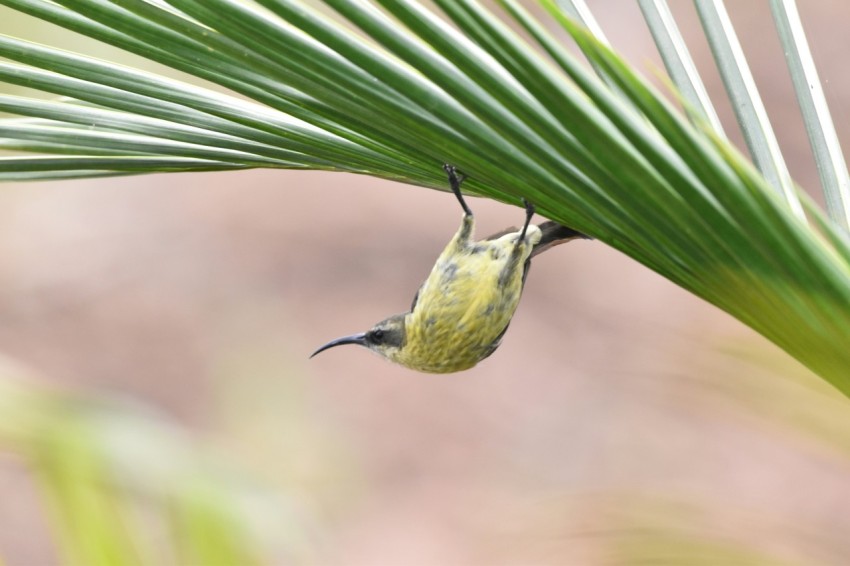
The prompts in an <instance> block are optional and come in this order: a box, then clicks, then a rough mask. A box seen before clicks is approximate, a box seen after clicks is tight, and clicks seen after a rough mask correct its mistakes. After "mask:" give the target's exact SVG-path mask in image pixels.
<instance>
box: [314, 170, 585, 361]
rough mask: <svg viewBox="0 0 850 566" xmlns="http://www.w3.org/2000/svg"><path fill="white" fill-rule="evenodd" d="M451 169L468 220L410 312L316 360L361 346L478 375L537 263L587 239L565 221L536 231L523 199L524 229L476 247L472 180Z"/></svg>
mask: <svg viewBox="0 0 850 566" xmlns="http://www.w3.org/2000/svg"><path fill="white" fill-rule="evenodd" d="M443 170H444V171H445V172H446V174H447V176H448V182H449V186H450V187H451V190H452V192H453V193H454V195H455V197H457V200H458V202H460V206H461V208H462V209H463V218H462V220H461V224H460V228H459V229H458V231H457V233H455V235H454V237H453V238H452V239H451V241H449V243H448V245H446V247H445V249H444V250H443V252H442V253H441V254H440V256H439V258H438V259H437V262H436V263H435V264H434V267H433V269H432V270H431V273H430V274H429V275H428V278H427V279H426V280H425V282H424V283H422V285H421V286H420V287H419V290H418V292H417V293H416V296H415V297H414V299H413V304H412V305H411V307H410V310H409V311H408V312H405V313H401V314H396V315H393V316H390V317H389V318H386V319H384V320H382V321H381V322H379V323H377V324H376V325H374V326H373V327H372V328H371V329H370V330H368V331H366V332H361V333H358V334H353V335H350V336H343V337H342V338H337V339H335V340H331V341H330V342H328V343H327V344H324V345H323V346H321V347H320V348H318V349H317V350H316V351H315V352H313V354H312V355H311V356H310V358H313V357H314V356H316V355H318V354H320V353H321V352H324V351H325V350H328V349H329V348H334V347H336V346H342V345H345V344H356V345H359V346H363V347H366V348H368V349H369V350H371V351H373V352H375V353H377V354H379V355H380V356H381V357H383V358H385V359H387V360H389V361H391V362H395V363H397V364H400V365H402V366H405V367H407V368H410V369H412V370H416V371H420V372H424V373H453V372H458V371H463V370H467V369H470V368H472V367H474V366H475V365H477V364H478V363H479V362H480V361H481V360H483V359H485V358H487V357H489V356H490V355H491V354H492V353H493V352H495V351H496V349H497V348H498V347H499V345H500V343H501V341H502V337H503V336H504V335H505V332H506V331H507V329H508V326H509V325H510V322H511V319H512V318H513V315H514V312H516V309H517V306H518V305H519V300H520V295H521V294H522V290H523V287H524V286H525V280H526V278H527V277H528V270H529V268H530V266H531V258H532V257H534V256H536V255H538V254H540V253H542V252H543V251H545V250H547V249H549V248H551V247H553V246H555V245H558V244H561V243H564V242H568V241H571V240H574V239H577V238H587V236H585V235H584V234H582V233H581V232H578V231H576V230H573V229H572V228H568V227H566V226H563V225H561V224H559V223H557V222H553V221H547V222H544V223H542V224H540V225H539V226H537V225H534V224H531V218H532V216H533V215H534V212H535V208H534V205H532V204H531V203H530V202H528V201H527V200H525V199H523V201H522V202H523V204H524V205H525V222H524V223H523V225H522V228H521V229H519V230H517V229H516V228H508V229H506V230H503V231H501V232H499V233H497V234H494V235H492V236H490V237H489V238H487V239H486V240H481V241H475V240H474V239H473V232H474V228H475V219H474V216H473V214H472V210H470V208H469V206H468V205H467V204H466V201H465V200H464V198H463V194H462V192H461V184H462V183H463V181H464V180H465V179H466V178H467V176H466V175H465V174H463V173H462V172H461V171H459V170H458V169H457V168H456V167H455V166H454V165H450V164H445V165H443Z"/></svg>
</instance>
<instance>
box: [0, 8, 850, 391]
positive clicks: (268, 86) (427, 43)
mask: <svg viewBox="0 0 850 566" xmlns="http://www.w3.org/2000/svg"><path fill="white" fill-rule="evenodd" d="M0 3H2V4H5V5H7V6H10V7H13V8H16V9H18V10H21V11H24V12H27V13H30V14H32V15H35V16H37V17H39V18H42V19H45V20H48V21H51V22H53V23H56V24H58V25H61V26H64V27H67V28H69V29H72V30H75V31H78V32H80V33H83V34H85V35H88V36H91V37H94V38H96V39H100V40H102V41H105V42H107V43H111V44H113V45H115V46H118V47H121V48H123V49H126V50H128V51H131V52H133V53H136V54H139V55H142V56H144V57H147V58H149V59H152V60H154V61H157V62H159V63H162V64H165V65H168V66H170V67H173V68H174V69H177V70H180V71H183V72H184V73H189V74H191V75H194V76H196V77H198V78H200V79H204V80H206V81H208V82H210V83H214V84H217V85H219V86H221V87H226V88H227V89H229V90H230V91H232V92H233V94H232V95H231V94H222V93H220V92H217V91H213V90H211V89H209V88H205V87H200V86H194V85H189V84H187V83H185V82H181V81H177V80H174V79H167V78H164V77H160V76H157V75H154V74H151V73H146V72H142V71H138V70H134V69H129V68H126V67H121V66H118V65H115V64H112V63H107V62H103V61H97V60H93V59H91V58H87V57H84V56H81V55H76V54H70V53H65V52H61V51H58V50H55V49H51V48H45V47H42V46H38V45H34V44H31V43H27V42H25V41H22V40H19V39H13V38H0V56H3V57H5V58H7V59H9V60H11V61H12V62H11V63H2V64H0V80H3V81H6V82H9V83H14V84H19V85H25V86H28V87H32V88H36V89H39V90H42V91H45V92H49V93H52V94H54V95H59V96H62V97H66V98H64V99H60V100H56V101H43V100H34V99H27V98H19V97H17V98H16V97H11V96H4V97H0V109H2V110H4V111H6V112H9V113H13V114H17V115H19V116H22V117H25V118H9V119H6V120H3V121H0V132H2V133H0V135H2V137H3V138H4V139H5V141H4V146H3V147H5V148H7V149H10V150H16V151H24V152H27V151H28V152H33V153H35V154H36V156H35V157H33V156H22V155H10V156H8V157H5V158H3V160H2V161H0V177H2V178H4V179H22V178H56V177H76V176H93V175H103V174H109V173H113V174H127V173H134V172H155V171H189V170H195V171H199V170H214V169H233V168H247V167H279V168H311V169H325V170H339V171H349V172H354V173H362V174H369V175H375V176H381V177H385V178H391V179H397V180H403V181H406V182H409V183H413V184H418V185H424V186H429V187H434V188H444V186H445V181H444V179H443V177H442V171H441V168H440V165H441V164H442V163H443V162H447V161H450V162H452V163H454V164H455V165H457V166H458V167H459V168H461V169H462V170H463V171H464V172H465V173H467V174H469V176H470V180H469V182H468V185H467V187H468V188H469V189H470V190H472V191H474V192H476V193H478V194H480V195H484V196H487V197H491V198H494V199H498V200H501V201H503V202H508V203H512V204H518V203H519V202H520V199H521V197H525V198H527V199H529V200H531V201H532V202H534V203H535V204H536V205H537V207H538V210H539V211H540V212H541V213H543V214H544V215H546V216H548V217H549V218H552V219H555V220H557V221H559V222H562V223H564V224H567V225H570V226H572V227H575V228H576V229H579V230H581V231H583V232H585V233H587V234H589V235H591V236H593V237H595V238H597V239H599V240H600V241H602V242H605V243H606V244H608V245H611V246H613V247H615V248H617V249H619V250H621V251H623V252H624V253H626V254H628V255H629V256H631V257H633V258H635V259H636V260H637V261H640V262H641V263H643V264H644V265H646V266H647V267H649V268H651V269H653V270H655V271H657V272H658V273H660V274H662V275H664V276H665V277H667V278H669V279H671V280H672V281H674V282H676V283H677V284H679V285H681V286H682V287H684V288H686V289H689V290H690V291H692V292H694V293H695V294H697V295H699V296H700V297H703V298H704V299H706V300H707V301H709V302H711V303H713V304H715V305H717V306H718V307H720V308H722V309H724V310H726V311H727V312H729V313H730V314H732V315H733V316H735V317H737V318H739V319H740V320H742V321H743V322H745V323H746V324H748V325H750V326H752V327H753V328H755V329H756V330H757V331H759V332H760V333H762V334H763V335H765V336H766V337H768V338H769V339H771V340H772V341H774V342H775V343H776V344H778V345H779V346H780V347H782V348H783V349H785V350H786V351H788V352H789V353H790V354H791V355H793V356H795V357H796V358H797V359H799V360H800V361H801V362H803V363H804V364H806V365H807V366H808V367H810V368H811V369H813V370H814V371H816V372H817V373H818V374H820V375H821V376H822V377H824V378H825V379H827V380H828V381H829V382H830V383H832V384H833V385H835V386H836V387H837V388H838V389H840V390H841V391H843V392H844V393H845V394H850V377H848V372H847V368H848V367H850V350H848V349H847V348H846V344H845V337H846V336H847V335H848V334H850V306H848V305H850V246H848V242H847V240H846V238H845V236H844V234H843V233H841V232H839V231H838V229H837V228H835V227H834V226H833V225H832V224H831V223H830V221H828V220H826V219H824V218H823V217H822V216H821V214H820V212H819V211H817V210H816V209H815V208H814V207H812V206H811V205H810V204H807V203H806V202H805V199H803V200H804V205H805V206H806V207H807V212H808V213H809V215H810V217H811V218H812V219H813V220H814V223H815V224H816V225H817V226H818V228H819V230H820V232H817V231H815V230H814V229H812V228H811V227H810V226H809V225H808V224H806V222H805V221H804V220H803V219H802V218H800V217H799V216H798V215H795V214H794V213H793V212H792V209H791V208H790V206H789V204H788V200H785V199H783V198H782V197H781V196H780V195H779V194H778V193H777V192H776V191H774V190H773V189H772V187H771V186H770V185H769V184H768V183H767V182H766V181H765V180H764V178H763V177H762V176H761V174H759V173H758V172H757V171H756V170H755V169H754V168H753V167H752V166H751V165H750V164H749V162H748V161H746V160H745V159H744V158H743V157H742V156H741V155H740V154H739V153H738V152H737V151H736V150H735V149H734V148H733V147H731V146H730V145H729V144H728V143H727V142H726V141H725V140H724V139H723V138H722V136H720V135H718V134H716V133H715V132H714V131H713V130H711V129H710V128H709V127H708V126H707V125H705V124H703V123H702V122H700V121H699V119H696V123H695V124H693V123H690V122H688V121H687V119H686V118H685V117H684V116H683V115H682V114H681V113H680V112H679V111H678V110H676V109H675V108H674V107H673V106H672V105H671V104H670V103H668V102H667V101H666V100H665V98H664V97H663V96H661V95H660V94H659V93H658V92H656V91H655V90H654V89H653V88H652V87H651V86H650V85H649V84H648V83H647V82H646V81H645V80H644V79H642V78H641V77H640V76H639V75H638V74H636V73H635V72H634V71H633V70H632V69H631V68H630V67H629V66H628V65H627V64H626V63H624V61H623V60H622V59H621V58H619V57H618V56H617V55H616V54H615V53H614V52H613V51H611V49H610V48H609V47H607V45H606V44H604V43H602V42H600V41H599V40H597V39H596V38H595V37H594V36H593V35H591V34H590V33H589V32H587V31H586V30H585V29H584V28H582V27H580V26H578V25H577V24H575V23H574V22H573V21H572V20H570V19H568V18H567V17H566V16H565V14H564V12H562V10H561V8H560V7H559V6H558V4H556V3H555V2H554V1H553V0H541V4H542V5H543V6H544V7H545V8H546V9H547V10H548V12H549V13H550V14H551V15H552V16H553V17H554V18H555V19H556V21H557V22H559V23H560V24H561V25H563V26H564V28H565V29H566V30H567V31H568V32H569V33H570V35H572V37H573V38H574V39H575V41H576V42H577V43H578V44H579V46H580V47H581V49H582V51H583V52H584V53H585V55H586V56H587V57H588V58H589V59H590V61H591V62H592V64H593V68H594V69H596V70H597V71H598V72H599V74H600V75H601V77H602V79H600V78H598V77H597V76H596V75H595V74H593V73H592V72H591V71H589V70H588V69H587V68H585V67H584V66H583V65H580V64H579V63H578V62H577V61H576V60H575V59H574V58H573V57H572V56H571V55H570V54H569V53H568V51H567V50H566V49H565V48H564V47H563V46H562V45H561V44H560V43H559V42H557V41H555V40H554V39H553V38H552V37H551V36H550V35H548V32H547V31H546V30H545V28H544V26H542V25H541V24H540V22H538V21H536V20H534V18H532V17H531V16H530V15H529V14H528V13H527V12H526V11H525V10H524V9H523V7H522V6H521V5H519V4H518V3H517V2H516V1H514V0H502V1H501V4H502V6H503V7H504V8H505V9H506V12H507V14H509V16H508V17H509V18H512V19H514V20H515V21H516V22H518V23H519V24H521V25H522V26H523V27H524V28H525V29H526V31H527V32H528V33H529V35H530V36H531V37H533V38H534V40H535V41H537V42H538V43H539V44H540V46H542V47H543V49H544V50H545V51H546V52H547V54H548V55H549V58H548V59H547V58H544V57H542V56H541V55H540V54H539V53H538V51H537V50H536V49H535V48H534V47H533V46H531V45H529V44H528V43H527V42H526V41H525V40H524V39H522V38H521V37H520V36H519V35H517V33H516V32H514V31H512V29H511V27H510V26H509V25H507V22H506V19H505V16H502V17H499V16H497V15H496V14H495V13H494V12H492V11H490V10H489V9H487V8H485V7H483V6H482V5H481V4H480V3H479V2H477V1H474V0H452V1H449V0H438V1H437V2H436V4H437V5H438V6H439V7H440V8H441V9H442V11H443V12H442V14H438V13H436V12H434V11H432V10H430V9H428V8H425V7H424V6H423V5H421V4H419V3H418V2H416V1H414V0H375V1H374V2H372V1H366V0H360V1H352V0H326V1H325V2H324V3H323V4H321V5H316V4H309V5H308V4H306V3H304V2H301V1H296V0H259V1H258V2H256V4H247V3H243V2H237V1H236V0H204V1H194V0H171V1H169V2H168V3H167V4H166V3H164V2H150V3H148V2H142V1H139V0H114V1H112V2H107V1H105V0H98V1H91V0H87V1H82V0H63V1H61V2H59V3H58V4H54V3H52V2H46V1H41V0H0ZM246 98H247V99H248V100H246ZM692 115H696V113H692ZM786 193H787V191H786ZM791 201H793V199H791Z"/></svg>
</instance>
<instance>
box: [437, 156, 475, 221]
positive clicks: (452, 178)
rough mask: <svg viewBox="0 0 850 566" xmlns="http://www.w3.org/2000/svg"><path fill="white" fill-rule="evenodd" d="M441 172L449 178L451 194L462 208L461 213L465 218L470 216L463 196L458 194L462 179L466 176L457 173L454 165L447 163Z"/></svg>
mask: <svg viewBox="0 0 850 566" xmlns="http://www.w3.org/2000/svg"><path fill="white" fill-rule="evenodd" d="M443 171H445V172H446V173H447V174H448V176H449V185H450V186H451V188H452V192H453V193H454V194H455V196H456V197H457V200H458V202H460V206H461V207H462V208H463V213H464V214H465V215H467V216H472V211H471V210H470V209H469V207H468V206H467V205H466V201H465V200H463V194H461V192H460V184H461V183H463V180H464V179H466V175H464V174H463V173H461V172H460V171H458V170H457V169H456V168H455V166H454V165H449V164H448V163H445V164H444V165H443Z"/></svg>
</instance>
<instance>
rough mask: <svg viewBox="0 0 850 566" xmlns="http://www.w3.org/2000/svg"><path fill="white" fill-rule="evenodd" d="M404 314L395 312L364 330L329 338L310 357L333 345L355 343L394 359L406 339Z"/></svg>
mask: <svg viewBox="0 0 850 566" xmlns="http://www.w3.org/2000/svg"><path fill="white" fill-rule="evenodd" d="M405 316H406V315H404V314H397V315H394V316H391V317H389V318H387V319H385V320H382V321H381V322H379V323H378V324H376V325H375V326H373V327H372V328H371V330H368V331H366V332H361V333H359V334H352V335H351V336H343V337H342V338H337V339H336V340H331V341H330V342H328V343H327V344H325V345H324V346H322V347H321V348H319V349H318V350H316V351H315V352H313V354H312V355H311V356H310V357H311V358H312V357H313V356H315V355H316V354H319V353H320V352H324V351H325V350H327V349H328V348H333V347H334V346H342V345H343V344H357V345H358V346H364V347H366V348H369V349H370V350H372V351H373V352H375V353H377V354H380V355H381V356H382V357H384V358H386V359H388V360H395V359H396V358H397V356H398V354H399V352H400V351H401V349H402V348H403V347H404V343H405V339H406V335H405V331H404V322H405Z"/></svg>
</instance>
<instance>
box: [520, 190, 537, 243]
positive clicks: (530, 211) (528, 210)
mask: <svg viewBox="0 0 850 566" xmlns="http://www.w3.org/2000/svg"><path fill="white" fill-rule="evenodd" d="M522 204H524V205H525V224H523V225H522V232H520V233H519V238H518V239H517V244H519V243H521V242H523V241H525V233H526V232H527V231H528V225H529V224H531V217H532V216H534V205H533V204H531V203H530V202H528V201H527V200H525V199H522Z"/></svg>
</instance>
